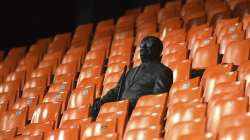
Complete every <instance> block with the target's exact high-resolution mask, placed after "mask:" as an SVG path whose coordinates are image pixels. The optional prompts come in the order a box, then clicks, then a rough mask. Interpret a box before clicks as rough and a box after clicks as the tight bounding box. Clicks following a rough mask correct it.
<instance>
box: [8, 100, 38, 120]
mask: <svg viewBox="0 0 250 140" xmlns="http://www.w3.org/2000/svg"><path fill="white" fill-rule="evenodd" d="M37 104H38V97H31V98H19V99H17V100H16V102H15V103H14V104H13V106H12V107H11V109H16V110H22V109H28V119H29V120H31V117H32V114H33V112H34V109H35V106H36V105H37Z"/></svg>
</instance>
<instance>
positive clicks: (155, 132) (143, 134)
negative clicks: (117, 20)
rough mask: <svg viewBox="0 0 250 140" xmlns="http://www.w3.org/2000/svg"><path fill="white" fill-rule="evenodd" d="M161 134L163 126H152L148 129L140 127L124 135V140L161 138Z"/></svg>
mask: <svg viewBox="0 0 250 140" xmlns="http://www.w3.org/2000/svg"><path fill="white" fill-rule="evenodd" d="M160 136H161V127H159V126H157V127H152V128H146V129H139V130H136V129H135V130H130V131H127V133H126V135H125V136H124V138H123V139H124V140H132V139H136V140H153V139H154V138H159V137H160Z"/></svg>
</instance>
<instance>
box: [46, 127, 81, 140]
mask: <svg viewBox="0 0 250 140" xmlns="http://www.w3.org/2000/svg"><path fill="white" fill-rule="evenodd" d="M79 135H80V131H79V129H78V128H58V129H56V130H53V131H50V132H49V133H48V136H47V137H46V138H44V139H45V140H51V139H53V140H78V139H79Z"/></svg>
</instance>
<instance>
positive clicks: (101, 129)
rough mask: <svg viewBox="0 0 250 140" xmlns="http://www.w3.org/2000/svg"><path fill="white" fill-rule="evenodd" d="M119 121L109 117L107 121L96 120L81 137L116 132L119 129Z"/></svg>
mask: <svg viewBox="0 0 250 140" xmlns="http://www.w3.org/2000/svg"><path fill="white" fill-rule="evenodd" d="M116 125H117V121H116V120H114V119H109V120H105V121H96V122H93V123H91V124H90V125H88V127H87V128H86V129H85V131H84V132H83V134H82V137H81V139H85V138H88V137H92V136H100V135H104V134H109V133H115V132H116V129H117V126H116Z"/></svg>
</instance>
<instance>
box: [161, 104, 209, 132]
mask: <svg viewBox="0 0 250 140" xmlns="http://www.w3.org/2000/svg"><path fill="white" fill-rule="evenodd" d="M206 109H207V107H206V105H205V104H202V103H198V102H197V103H195V102H180V103H175V104H173V105H172V106H171V107H170V109H169V110H168V114H167V117H166V118H167V121H166V126H165V133H166V134H168V133H169V131H171V129H172V128H173V127H174V125H175V124H177V123H180V122H185V121H193V120H195V119H197V118H205V116H206ZM178 116H179V117H178Z"/></svg>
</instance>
